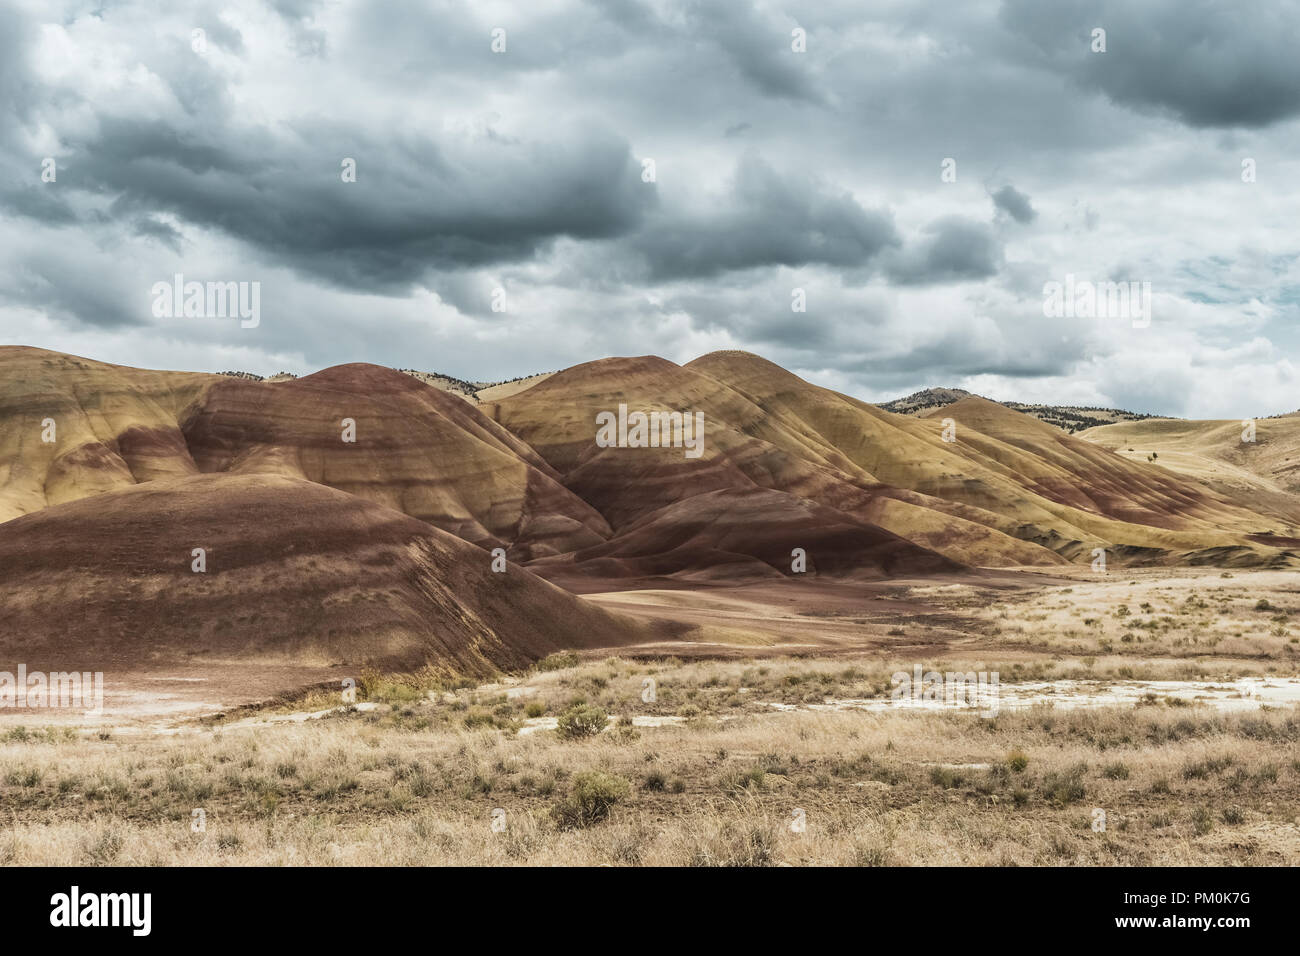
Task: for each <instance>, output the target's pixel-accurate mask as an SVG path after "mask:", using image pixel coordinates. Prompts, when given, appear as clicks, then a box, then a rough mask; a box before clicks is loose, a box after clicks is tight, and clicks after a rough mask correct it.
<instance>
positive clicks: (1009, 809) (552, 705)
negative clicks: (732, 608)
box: [0, 660, 1300, 865]
mask: <svg viewBox="0 0 1300 956" xmlns="http://www.w3.org/2000/svg"><path fill="white" fill-rule="evenodd" d="M857 671H862V674H861V675H859V674H858V673H856V672H857ZM651 672H653V673H655V674H656V675H657V677H658V684H657V691H658V696H659V700H658V701H657V702H655V703H653V704H647V703H644V702H643V701H642V700H641V698H640V693H641V689H642V680H643V677H644V675H646V674H648V673H651ZM850 672H853V673H850ZM823 675H829V678H830V680H829V681H828V682H827V683H826V684H823V680H822V678H823ZM794 678H798V680H797V681H796V680H794ZM872 679H873V678H872V677H871V676H869V675H867V674H866V667H865V666H858V665H850V666H848V667H846V666H844V665H843V664H842V663H837V665H836V666H835V667H834V668H829V667H826V666H825V665H821V664H815V663H809V662H800V661H789V660H785V661H770V662H759V663H754V664H749V665H741V664H735V663H722V662H702V663H696V664H689V665H687V664H673V663H666V664H663V665H651V664H633V663H629V662H626V661H620V660H610V661H605V662H597V663H590V664H584V665H580V666H577V667H573V668H569V669H565V670H560V671H552V672H546V673H539V674H535V675H533V676H531V677H530V678H529V679H528V680H527V681H526V682H525V683H524V684H523V685H520V687H518V688H516V691H519V690H523V691H525V693H518V692H516V693H515V694H514V695H513V696H512V698H511V699H509V700H506V699H505V695H504V693H503V692H502V689H501V688H489V689H487V690H483V691H478V690H461V691H459V692H454V693H453V692H450V691H444V692H440V693H438V694H435V695H433V697H432V698H431V697H421V698H419V699H404V700H397V701H395V702H391V703H383V704H381V706H380V707H378V708H377V709H376V710H373V711H369V712H365V713H361V712H356V711H352V712H340V713H339V714H338V715H336V716H331V717H328V718H324V719H320V720H314V721H311V722H308V723H303V724H275V725H266V726H254V727H248V726H241V727H223V726H219V725H218V726H214V727H212V728H210V729H205V730H201V731H196V732H193V733H188V734H184V735H180V736H171V737H167V736H154V735H141V736H136V737H129V736H119V737H110V738H109V739H106V740H105V739H99V738H98V737H97V736H93V735H92V736H82V735H78V734H75V733H68V732H66V731H63V730H60V731H56V732H53V733H49V734H46V733H31V732H28V733H24V734H21V735H16V734H14V733H13V732H10V733H9V734H8V735H7V736H6V737H5V738H4V741H3V743H0V805H2V806H3V808H4V812H5V814H6V817H7V819H6V823H7V826H6V833H5V834H4V836H3V837H0V861H3V862H6V863H11V864H34V863H41V864H101V863H116V864H125V865H133V864H181V865H186V864H213V863H215V864H224V863H229V864H255V865H261V864H368V863H376V864H378V863H396V864H412V865H418V864H516V863H518V864H534V865H549V864H579V865H590V864H663V865H726V864H738V865H759V864H778V863H791V864H848V865H902V864H977V865H982V864H994V865H1006V864H1027V865H1033V864H1103V863H1105V864H1135V865H1137V864H1190V863H1209V864H1232V865H1241V864H1254V863H1258V864H1266V863H1267V864H1285V863H1292V864H1293V863H1296V862H1300V829H1298V828H1297V823H1298V820H1297V806H1300V799H1298V798H1300V760H1297V759H1296V754H1297V752H1298V749H1297V743H1298V742H1300V714H1297V713H1296V712H1295V711H1294V710H1274V711H1261V712H1259V713H1252V714H1242V715H1223V714H1219V713H1215V712H1213V711H1210V710H1209V709H1208V708H1204V707H1198V706H1191V707H1184V708H1169V707H1149V706H1147V707H1136V708H1132V707H1130V708H1110V709H1106V710H1088V711H1052V710H1050V709H1046V708H1039V709H1035V710H1032V711H1023V712H1017V713H1006V712H1004V713H1003V714H1000V715H999V716H997V717H996V718H993V719H981V718H979V717H976V716H974V715H971V714H963V713H937V714H936V713H930V714H927V713H904V712H897V711H891V712H887V713H880V714H867V713H810V712H804V711H798V712H789V713H777V712H772V711H771V710H770V709H767V710H763V709H761V708H760V709H753V708H751V706H750V705H749V704H748V703H742V704H741V705H740V706H735V701H736V700H737V699H738V698H747V697H749V696H750V694H749V693H745V694H741V693H740V692H739V690H738V688H739V687H740V686H745V684H753V685H754V686H755V687H758V688H761V689H762V691H763V693H773V694H775V693H779V692H788V693H790V694H791V695H799V694H802V693H806V692H808V688H809V687H816V688H817V691H816V692H817V693H821V691H822V689H823V688H824V687H827V686H833V685H837V684H840V683H843V684H845V685H846V686H847V685H854V686H856V685H858V684H866V685H868V686H869V685H870V683H871V680H872ZM740 681H744V682H745V684H741V683H740ZM395 686H396V685H395ZM374 689H376V690H380V689H382V686H381V685H376V686H375V688H374ZM403 696H405V695H403ZM578 697H585V698H586V699H589V700H592V701H598V702H599V703H600V704H601V706H605V707H607V708H608V709H610V711H611V713H613V714H621V715H624V716H626V715H628V714H631V713H645V712H647V711H653V710H654V709H655V708H656V707H658V708H659V709H661V710H664V711H667V712H672V711H673V710H677V711H682V710H685V709H687V708H695V709H696V712H695V713H693V714H692V716H691V718H690V719H689V720H688V721H687V723H686V724H684V725H682V726H673V727H655V728H630V727H628V726H626V725H625V724H615V725H613V726H612V727H611V728H610V729H609V730H607V731H605V732H603V733H601V734H599V735H597V736H596V737H593V738H589V739H582V740H564V739H561V737H560V736H559V735H558V734H557V733H555V732H553V731H540V732H535V733H530V734H525V735H518V734H516V733H515V728H516V727H518V726H520V725H522V724H523V723H524V720H525V718H524V717H523V715H522V709H523V708H524V707H526V706H527V704H528V703H530V702H532V703H537V702H539V701H545V702H546V706H547V708H548V711H549V712H551V713H554V712H555V710H556V708H557V707H559V706H561V705H567V704H569V703H570V702H571V701H572V700H574V699H575V698H578ZM498 711H499V712H498ZM480 712H481V713H485V714H488V715H491V721H489V722H477V721H474V720H468V721H467V719H466V718H467V717H469V716H470V715H471V714H475V713H480ZM723 718H728V719H723ZM467 723H468V724H469V725H470V726H466V724H467ZM496 725H500V726H496ZM591 774H596V775H603V777H604V778H605V779H607V780H610V781H623V782H625V788H626V790H625V792H624V793H614V794H613V795H612V797H611V799H610V800H609V801H608V803H607V805H605V806H604V807H603V809H602V810H601V812H599V813H596V814H594V815H593V816H591V817H590V818H588V817H586V816H584V815H582V814H577V815H576V816H575V815H573V814H569V815H567V816H566V815H565V813H564V812H563V811H562V809H557V808H563V807H564V806H566V805H569V804H571V803H572V802H573V801H574V800H575V799H576V795H577V794H579V793H587V792H590V791H591V787H590V786H589V783H590V781H589V779H588V778H586V777H584V775H591ZM620 786H624V784H615V785H614V789H615V790H617V789H618V788H619V787H620ZM584 788H586V789H585V790H584ZM597 790H598V791H599V787H597ZM196 808H202V809H203V810H204V812H205V814H206V831H205V832H203V833H195V832H192V830H191V821H192V811H193V810H194V809H196ZM497 808H500V809H502V810H504V811H505V828H504V830H503V831H501V832H494V831H493V829H492V819H493V810H494V809H497ZM1097 808H1100V809H1101V810H1104V811H1105V814H1106V828H1105V830H1104V832H1098V831H1095V830H1094V829H1093V820H1094V810H1095V809H1097ZM796 809H798V810H802V811H803V818H804V819H805V820H806V829H805V830H804V831H803V832H796V831H795V830H794V829H792V827H791V823H792V821H793V820H794V816H793V814H794V812H795V811H796Z"/></svg>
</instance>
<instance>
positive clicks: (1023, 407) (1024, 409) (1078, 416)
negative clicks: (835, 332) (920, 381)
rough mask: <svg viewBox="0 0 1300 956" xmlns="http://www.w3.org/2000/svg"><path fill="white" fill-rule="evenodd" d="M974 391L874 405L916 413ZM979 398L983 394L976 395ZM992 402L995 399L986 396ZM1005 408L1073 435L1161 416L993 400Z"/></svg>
mask: <svg viewBox="0 0 1300 956" xmlns="http://www.w3.org/2000/svg"><path fill="white" fill-rule="evenodd" d="M972 394H974V393H972V392H968V391H966V390H965V389H964V388H923V389H921V390H920V391H919V392H913V393H912V394H911V395H908V396H907V397H906V398H896V399H894V400H893V401H889V402H880V403H878V404H877V406H876V407H877V408H883V409H884V410H885V411H887V412H894V413H895V414H898V415H916V414H919V413H920V412H925V411H929V410H930V409H933V408H941V407H943V406H944V405H951V404H952V403H953V402H957V401H960V400H961V399H963V398H966V397H968V396H970V395H972ZM976 397H977V398H983V396H982V395H981V396H976ZM988 401H990V402H992V401H996V399H992V398H990V399H988ZM997 404H999V405H1002V406H1004V407H1006V408H1011V409H1015V410H1016V411H1018V412H1021V413H1022V414H1025V415H1029V416H1031V417H1033V418H1037V419H1038V420H1039V421H1042V422H1046V423H1047V424H1049V425H1055V426H1056V427H1057V428H1059V429H1061V430H1062V431H1066V432H1069V433H1070V434H1073V433H1075V432H1079V431H1083V430H1084V429H1085V428H1093V427H1094V426H1097V425H1112V424H1114V423H1115V422H1136V421H1142V420H1144V419H1147V418H1163V417H1166V416H1162V415H1148V414H1146V413H1145V412H1129V411H1125V410H1124V409H1122V408H1098V407H1096V406H1094V405H1031V404H1028V403H1026V402H997Z"/></svg>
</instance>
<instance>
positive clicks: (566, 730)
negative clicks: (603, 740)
mask: <svg viewBox="0 0 1300 956" xmlns="http://www.w3.org/2000/svg"><path fill="white" fill-rule="evenodd" d="M607 723H609V714H607V713H606V712H605V710H604V708H602V707H597V706H596V705H595V704H577V705H575V706H573V707H570V708H569V709H568V710H566V711H565V712H564V713H562V714H560V718H559V721H558V724H557V726H556V730H558V731H559V732H560V736H561V737H563V738H564V739H565V740H580V739H581V738H583V737H594V736H595V735H596V734H598V733H600V732H601V731H602V730H604V729H605V725H606V724H607Z"/></svg>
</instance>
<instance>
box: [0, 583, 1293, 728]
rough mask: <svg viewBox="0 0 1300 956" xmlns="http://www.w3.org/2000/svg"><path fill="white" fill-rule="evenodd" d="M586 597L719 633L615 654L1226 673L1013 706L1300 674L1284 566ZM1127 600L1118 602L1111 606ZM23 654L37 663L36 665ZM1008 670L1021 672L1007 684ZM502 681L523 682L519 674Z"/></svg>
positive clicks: (304, 673) (164, 715)
mask: <svg viewBox="0 0 1300 956" xmlns="http://www.w3.org/2000/svg"><path fill="white" fill-rule="evenodd" d="M586 599H587V600H590V601H592V602H593V603H595V604H598V605H600V606H602V607H605V608H607V609H609V610H615V611H619V612H623V613H627V614H632V615H637V616H640V617H644V618H646V619H650V620H658V621H671V622H680V623H688V624H692V625H697V626H699V627H701V628H703V630H704V633H705V634H706V635H708V636H716V637H717V640H711V641H691V642H684V641H672V640H666V641H663V642H656V643H649V644H644V645H636V646H632V647H623V648H620V649H618V654H619V656H621V657H624V658H627V659H632V660H635V659H641V660H650V659H656V658H664V657H674V658H679V659H682V660H692V659H722V660H726V659H737V660H743V659H747V658H756V657H764V658H772V657H782V656H792V657H806V658H815V659H822V658H825V659H836V658H839V657H851V656H859V657H860V656H861V655H863V654H864V653H866V654H872V655H879V656H880V657H881V658H882V659H883V658H888V659H890V660H897V661H909V660H917V661H933V660H935V659H937V658H946V659H952V658H954V657H960V658H963V659H977V658H978V659H987V660H992V661H995V662H1001V663H1003V664H1008V663H1012V662H1017V661H1034V660H1041V659H1046V658H1049V657H1055V658H1058V659H1059V657H1060V656H1061V654H1062V653H1065V654H1068V655H1071V656H1076V657H1080V658H1083V659H1087V660H1090V659H1091V657H1089V655H1096V656H1100V657H1104V656H1107V655H1123V654H1128V655H1131V656H1132V657H1133V659H1134V660H1135V661H1136V660H1141V661H1148V662H1149V661H1153V660H1155V661H1163V662H1177V661H1179V660H1183V659H1194V660H1197V661H1201V662H1204V661H1205V660H1207V659H1210V660H1215V661H1217V660H1220V659H1221V660H1222V661H1223V663H1224V667H1223V679H1222V680H1220V681H1218V682H1215V681H1199V682H1198V681H1186V680H1184V681H1182V682H1179V681H1172V682H1171V681H1164V682H1161V681H1156V682H1154V683H1153V682H1151V681H1142V680H1137V679H1133V680H1119V681H1116V680H1111V681H1109V682H1089V681H1058V682H1055V683H1053V684H1048V683H1044V682H1038V683H1034V682H1032V681H1026V680H1024V679H1023V676H1022V679H1021V680H1019V681H1015V680H1013V678H1012V677H1011V675H1009V674H1008V675H1004V676H1003V678H1002V684H1001V687H1002V691H1001V693H1002V696H1003V699H1004V700H1005V701H1006V706H1009V707H1018V706H1028V705H1029V704H1032V703H1034V702H1042V701H1051V702H1053V703H1056V704H1058V705H1062V704H1064V703H1066V701H1075V702H1076V703H1077V705H1079V706H1101V705H1104V704H1107V703H1129V702H1132V701H1134V700H1140V699H1141V698H1143V696H1144V695H1147V694H1150V693H1155V694H1157V695H1160V696H1169V695H1173V696H1180V695H1181V696H1188V697H1190V698H1194V699H1197V700H1200V701H1204V702H1210V703H1212V704H1214V705H1215V706H1219V707H1229V706H1230V707H1234V708H1242V707H1251V706H1258V705H1259V703H1260V702H1263V701H1267V702H1271V703H1286V702H1293V701H1294V700H1295V699H1296V697H1295V693H1296V692H1295V681H1294V677H1295V676H1296V675H1297V674H1300V655H1298V654H1297V651H1296V649H1297V647H1298V645H1297V644H1296V643H1295V641H1296V639H1295V637H1294V636H1293V635H1292V631H1291V630H1290V629H1289V627H1288V616H1289V614H1290V613H1291V612H1292V611H1293V610H1295V611H1300V583H1298V582H1297V581H1296V579H1295V577H1294V574H1293V573H1292V572H1288V571H1256V572H1241V571H1238V572H1233V573H1231V574H1225V573H1224V572H1220V571H1219V570H1218V569H1190V570H1189V569H1179V570H1168V569H1155V570H1132V569H1117V570H1115V571H1113V572H1111V573H1109V574H1097V573H1096V572H1093V571H1091V570H1090V569H1088V568H1086V567H1083V568H1065V569H1063V570H1062V569H1053V570H1052V571H1051V572H1050V573H1045V572H1043V571H1040V570H1017V569H1005V570H990V571H984V572H979V573H974V574H965V575H954V576H952V577H948V578H939V579H917V580H909V579H895V580H891V581H884V582H870V583H851V584H847V583H837V582H829V581H818V580H812V581H797V580H795V581H789V582H779V583H777V584H774V585H773V584H767V585H762V586H750V587H739V588H729V589H728V588H707V587H706V588H696V589H692V590H686V589H670V588H654V589H646V590H636V591H605V592H598V593H593V594H589V595H586ZM1260 600H1264V601H1265V602H1267V603H1269V611H1267V612H1260V611H1256V610H1255V606H1256V604H1257V603H1258V602H1259V601H1260ZM1121 607H1122V608H1124V609H1126V610H1125V612H1124V615H1125V616H1117V615H1119V614H1120V612H1119V610H1118V609H1119V608H1121ZM1143 608H1147V609H1148V610H1147V611H1143V610H1142V609H1143ZM1298 630H1300V629H1298ZM1126 636H1127V637H1128V638H1129V639H1130V640H1128V641H1126ZM604 654H605V652H603V651H599V650H597V651H588V652H586V653H585V654H584V655H582V656H583V657H584V658H585V659H588V660H598V659H600V658H601V657H602V656H603V655H604ZM1270 662H1272V663H1270ZM1261 664H1262V665H1264V666H1259V665H1261ZM1238 665H1240V666H1238ZM1246 665H1250V666H1249V667H1246ZM11 666H14V665H11ZM1242 667H1246V669H1245V670H1242V669H1241V668H1242ZM29 669H39V667H38V665H36V664H29ZM1243 676H1253V677H1254V678H1255V679H1256V682H1257V683H1258V682H1259V678H1262V677H1267V678H1269V680H1268V681H1266V682H1264V683H1263V684H1260V687H1259V689H1258V690H1257V691H1256V692H1255V694H1254V695H1253V696H1252V695H1249V694H1243V693H1241V692H1240V689H1239V687H1238V684H1237V682H1238V681H1239V680H1240V678H1242V677H1243ZM349 677H351V678H353V679H356V678H358V677H359V674H353V673H350V672H348V673H344V669H340V668H325V667H318V666H314V667H303V666H297V665H295V664H293V663H291V662H283V663H280V664H276V665H272V666H263V665H258V666H251V665H248V664H244V663H241V662H237V661H203V662H198V661H193V662H189V663H186V664H179V665H171V666H163V667H159V668H157V669H153V670H133V671H123V672H107V673H105V678H104V679H105V699H104V707H103V711H102V713H98V714H90V715H87V714H86V713H85V712H84V711H83V710H81V709H58V708H40V709H31V708H27V709H15V708H3V707H0V730H3V729H4V728H6V727H13V726H19V725H23V726H79V727H83V728H87V729H89V730H92V731H94V730H104V729H106V728H113V729H123V728H132V727H134V728H135V729H136V730H139V731H165V730H168V729H175V728H176V727H179V726H182V725H184V724H185V723H186V722H188V721H192V720H193V719H195V718H199V717H204V716H210V715H214V714H219V713H224V712H229V711H231V710H232V709H236V708H241V707H247V706H248V705H254V704H258V703H260V702H264V701H267V700H271V699H276V698H280V697H284V696H290V695H293V694H295V693H297V692H299V691H301V690H303V689H304V688H307V687H321V688H330V689H333V688H338V689H341V688H342V681H343V680H344V679H345V678H349ZM1015 683H1018V684H1019V685H1020V686H1016V687H1012V686H1010V685H1012V684H1015ZM509 690H510V693H517V694H523V693H528V692H529V691H528V688H526V687H514V688H509ZM1275 698H1276V700H1275ZM878 704H879V702H874V703H872V704H870V706H872V707H874V706H877V705H878ZM827 706H835V707H845V708H853V707H857V706H866V705H863V704H860V703H859V704H854V703H852V702H840V703H837V704H828V705H827ZM646 716H647V719H648V716H649V715H646ZM526 726H528V725H526ZM537 726H544V724H538V725H537Z"/></svg>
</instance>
